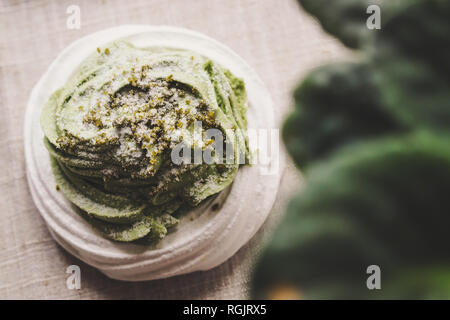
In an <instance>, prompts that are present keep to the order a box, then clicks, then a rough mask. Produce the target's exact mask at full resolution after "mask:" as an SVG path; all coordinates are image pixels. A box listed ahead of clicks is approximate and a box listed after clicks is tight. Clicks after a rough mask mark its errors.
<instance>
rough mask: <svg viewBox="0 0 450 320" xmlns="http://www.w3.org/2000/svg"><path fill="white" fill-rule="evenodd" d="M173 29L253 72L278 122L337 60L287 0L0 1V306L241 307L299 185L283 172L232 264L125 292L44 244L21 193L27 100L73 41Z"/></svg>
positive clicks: (337, 53)
mask: <svg viewBox="0 0 450 320" xmlns="http://www.w3.org/2000/svg"><path fill="white" fill-rule="evenodd" d="M71 4H76V5H79V6H80V8H81V29H79V30H69V29H67V28H66V20H67V17H68V14H66V9H67V7H68V6H69V5H71ZM133 23H134V24H136V23H138V24H153V25H161V24H164V25H175V26H182V27H186V28H190V29H194V30H197V31H200V32H203V33H205V34H207V35H209V36H211V37H213V38H216V39H217V40H219V41H221V42H223V43H225V44H226V45H228V46H230V47H231V48H232V49H234V50H235V51H236V52H237V53H238V54H239V55H241V56H242V57H243V58H244V59H245V60H247V62H248V63H249V64H250V65H251V66H252V67H253V68H254V69H255V70H256V71H257V72H258V73H259V75H260V76H261V78H262V79H263V81H264V82H265V83H266V85H267V87H268V89H269V90H270V93H271V95H272V97H273V99H274V101H275V108H276V109H277V110H276V113H277V115H278V116H279V118H280V120H281V119H282V118H283V116H284V115H286V113H287V112H288V110H289V108H290V105H291V95H292V90H293V88H294V87H295V84H296V83H297V82H298V80H299V79H301V77H302V75H304V74H305V73H306V72H308V71H309V70H311V68H313V67H315V66H317V65H319V64H322V63H324V62H331V61H332V60H336V59H339V58H340V57H342V56H343V55H344V54H345V50H344V49H343V48H342V47H340V46H339V45H338V44H337V43H336V41H335V40H333V39H331V38H329V37H328V36H326V35H325V34H323V32H322V31H321V29H320V27H319V26H318V25H317V23H316V22H315V21H314V20H313V19H311V18H310V17H309V16H307V15H306V14H305V13H304V12H302V11H301V10H300V8H299V7H298V5H297V4H296V2H295V1H293V0H140V1H134V0H126V1H124V0H117V1H107V0H104V1H100V0H97V1H92V0H86V1H77V0H69V1H57V0H55V1H46V0H33V1H31V0H30V1H25V0H17V1H15V0H0V168H1V175H0V298H2V299H17V298H19V299H136V298H142V299H245V298H248V275H249V271H250V270H251V265H252V262H253V261H254V257H255V255H256V253H257V251H258V248H259V247H260V245H261V243H262V242H263V241H264V240H266V239H267V238H268V235H269V234H270V230H272V229H273V226H274V225H275V224H276V222H277V220H278V218H279V217H280V216H281V214H282V212H283V208H284V206H285V203H286V199H287V198H289V196H290V195H291V194H292V192H294V191H295V190H296V189H298V186H299V185H300V182H301V178H300V177H299V175H298V174H297V173H296V170H295V169H294V168H293V167H292V165H291V164H288V166H287V168H286V170H285V172H284V175H283V179H282V187H281V190H280V192H279V195H278V199H277V202H276V204H275V206H274V208H273V210H272V213H271V216H270V217H269V219H268V221H267V222H266V224H265V225H264V227H263V228H262V230H260V232H258V234H257V235H256V236H255V237H254V238H253V239H252V240H251V241H250V242H249V243H248V244H247V245H246V246H245V247H244V248H242V249H241V250H240V251H239V252H238V253H237V254H236V255H235V256H234V257H232V258H231V259H229V260H228V261H227V262H225V263H224V264H222V265H221V266H219V267H217V268H215V269H213V270H210V271H207V272H196V273H193V274H188V275H183V276H178V277H174V278H170V279H164V280H157V281H148V282H141V283H126V282H120V281H115V280H111V279H108V278H107V277H106V276H104V275H103V274H101V273H100V272H99V271H97V270H95V269H94V268H92V267H90V266H88V265H86V264H84V263H82V262H81V261H79V260H77V259H75V258H74V257H72V256H71V255H69V254H67V253H66V252H65V251H64V250H63V249H61V248H60V247H59V246H58V245H57V244H56V243H55V241H53V240H52V238H51V237H50V234H49V232H48V231H47V229H46V227H45V224H44V222H43V220H42V218H41V217H40V216H39V213H38V211H37V209H36V208H35V207H34V205H33V201H32V199H31V196H30V193H29V191H28V186H27V181H26V176H25V162H24V154H23V134H22V132H23V118H24V110H25V106H26V102H27V99H28V96H29V94H30V91H31V89H32V87H33V85H34V84H35V83H36V81H37V80H38V79H39V77H40V75H41V74H42V73H43V72H44V71H45V70H46V68H47V67H48V66H49V64H50V63H51V61H52V60H53V59H54V58H55V57H56V55H57V54H58V53H59V52H60V51H61V50H62V49H63V48H64V47H66V46H67V45H69V44H70V43H71V42H72V41H74V40H76V39H78V38H80V37H82V36H84V35H87V34H89V33H91V32H94V31H97V30H101V29H104V28H108V27H112V26H117V25H120V24H133ZM71 264H76V265H79V266H80V267H81V290H68V289H67V288H66V279H67V277H68V275H67V274H66V273H65V271H66V268H67V266H69V265H71Z"/></svg>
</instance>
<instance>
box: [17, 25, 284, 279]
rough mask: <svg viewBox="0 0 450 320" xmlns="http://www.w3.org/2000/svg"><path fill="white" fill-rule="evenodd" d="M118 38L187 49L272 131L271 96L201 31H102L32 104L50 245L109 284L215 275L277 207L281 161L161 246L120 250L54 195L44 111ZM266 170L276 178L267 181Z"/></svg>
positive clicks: (241, 179)
mask: <svg viewBox="0 0 450 320" xmlns="http://www.w3.org/2000/svg"><path fill="white" fill-rule="evenodd" d="M118 39H125V40H127V41H129V42H131V43H133V44H134V45H136V46H138V47H151V46H163V47H174V48H184V49H188V50H192V51H196V52H198V53H200V54H202V55H204V56H207V57H209V58H211V59H213V60H215V61H216V62H218V63H219V64H221V65H223V66H224V67H226V68H228V69H230V70H231V71H232V72H233V73H234V74H235V75H236V76H238V77H241V78H243V79H244V81H245V84H246V88H247V93H248V99H249V108H248V126H249V128H253V129H271V128H275V123H274V111H273V104H272V100H271V98H270V96H269V94H268V90H267V89H266V88H265V87H264V84H263V83H262V81H261V80H260V79H259V77H258V76H257V74H256V73H255V72H254V71H253V70H252V69H251V68H250V67H249V66H248V65H247V63H245V61H244V60H243V59H242V58H240V57H239V56H238V55H237V54H236V53H234V52H233V51H232V50H231V49H229V48H228V47H226V46H224V45H222V44H220V43H219V42H217V41H215V40H213V39H211V38H209V37H207V36H205V35H202V34H200V33H197V32H193V31H190V30H185V29H180V28H174V27H166V26H157V27H155V26H143V25H127V26H120V27H116V28H111V29H107V30H104V31H100V32H97V33H94V34H91V35H88V36H86V37H84V38H81V39H80V40H78V41H76V42H74V43H72V44H71V45H70V46H69V47H67V48H66V49H65V50H64V51H63V52H61V54H59V56H58V57H57V58H56V60H55V61H54V62H53V63H52V64H51V66H50V67H49V68H48V70H47V72H46V73H45V74H44V75H43V76H42V78H41V79H40V80H39V82H38V83H37V84H36V86H35V87H34V89H33V91H32V93H31V96H30V98H29V101H28V106H27V110H26V115H25V157H26V164H27V178H28V183H29V186H30V190H31V194H32V196H33V200H34V202H35V204H36V206H37V208H38V209H39V212H40V213H41V215H42V217H43V218H44V220H45V222H46V223H47V225H48V227H49V229H50V232H51V234H52V236H53V238H54V239H55V240H56V241H57V242H58V243H59V244H60V245H61V246H62V247H64V248H65V249H66V250H67V251H68V252H70V253H71V254H73V255H74V256H76V257H77V258H79V259H81V260H83V261H84V262H86V263H88V264H90V265H92V266H94V267H96V268H98V269H99V270H101V271H102V272H103V273H105V274H106V275H107V276H109V277H111V278H114V279H119V280H128V281H141V280H151V279H158V278H165V277H171V276H174V275H179V274H184V273H189V272H193V271H198V270H207V269H210V268H213V267H215V266H217V265H219V264H221V263H223V262H224V261H225V260H227V259H228V258H230V257H231V256H232V255H233V254H234V253H235V252H236V251H237V250H239V248H241V247H242V246H243V245H244V244H245V243H246V242H247V241H248V240H250V238H251V237H252V236H253V235H254V234H255V233H256V231H257V230H258V229H259V228H260V227H261V225H262V224H263V222H264V220H265V219H266V217H267V215H268V214H269V212H270V210H271V208H272V205H273V203H274V201H275V197H276V194H277V190H278V186H279V182H280V174H281V171H282V168H281V167H282V163H283V159H277V160H276V161H274V160H273V159H272V160H270V161H269V162H267V163H266V164H264V165H263V164H256V165H253V166H244V167H242V168H241V169H239V172H238V174H237V176H236V179H235V181H234V183H233V185H232V186H231V187H230V188H228V189H227V190H225V191H223V192H222V193H221V194H220V195H219V196H218V197H216V198H215V199H212V200H210V201H208V202H207V203H205V204H204V205H202V206H201V207H200V208H197V209H196V210H193V211H192V212H190V213H188V214H187V215H186V216H183V218H182V219H181V221H180V224H179V226H178V227H177V229H176V231H174V232H172V233H170V234H169V235H168V236H166V237H165V238H164V239H163V240H162V241H161V242H160V243H159V244H157V245H156V246H141V245H134V244H126V243H116V242H113V241H110V240H107V239H105V238H103V237H102V236H101V235H100V234H99V233H98V232H97V231H96V230H94V229H93V228H92V227H91V226H90V225H89V224H88V223H87V222H86V221H85V220H84V219H83V218H81V217H80V216H79V215H78V214H77V213H76V210H75V209H74V207H73V206H72V205H71V204H70V202H69V201H67V200H66V199H65V197H64V196H63V195H62V194H61V193H60V192H58V191H57V190H56V188H55V182H54V179H53V174H52V171H51V167H50V161H49V156H48V153H47V150H46V149H45V147H44V144H43V133H42V130H41V128H40V114H41V110H42V107H43V106H44V104H45V102H46V101H47V99H48V97H49V96H50V94H51V93H52V92H53V91H55V90H57V89H58V88H59V87H61V86H62V85H64V83H65V82H66V81H67V79H68V78H69V76H70V74H71V73H72V72H73V71H74V70H75V69H76V67H77V66H78V65H79V64H80V63H81V62H82V61H83V60H84V59H85V58H86V57H87V56H88V55H89V54H90V53H92V52H94V51H95V50H96V48H97V47H100V46H103V45H105V44H106V43H108V42H111V41H114V40H118ZM279 157H280V158H281V157H282V156H281V154H280V155H279ZM274 166H276V168H274ZM264 168H265V169H266V170H269V171H272V174H264V172H263V170H262V169H264ZM216 203H217V204H219V206H217V205H215V204H216ZM213 207H214V208H215V209H216V208H217V207H218V209H216V210H213Z"/></svg>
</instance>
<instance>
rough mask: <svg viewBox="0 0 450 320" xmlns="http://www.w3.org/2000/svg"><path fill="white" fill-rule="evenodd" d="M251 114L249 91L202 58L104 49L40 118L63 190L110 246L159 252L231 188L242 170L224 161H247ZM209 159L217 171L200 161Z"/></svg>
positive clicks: (123, 46) (121, 45)
mask: <svg viewBox="0 0 450 320" xmlns="http://www.w3.org/2000/svg"><path fill="white" fill-rule="evenodd" d="M246 104H247V97H246V91H245V86H244V83H243V81H242V80H241V79H238V78H236V77H235V76H234V75H233V74H232V73H231V72H230V71H228V70H226V69H224V68H223V67H221V66H220V65H218V64H217V63H215V62H214V61H211V60H210V59H208V58H206V57H204V56H201V55H199V54H197V53H195V52H190V51H186V50H180V49H169V48H153V47H152V48H136V47H134V46H133V45H132V44H129V43H127V42H123V41H118V42H114V43H111V44H109V45H108V46H106V47H102V48H98V49H97V50H96V51H95V52H94V53H93V54H91V55H90V56H89V57H88V58H86V59H85V60H84V61H83V62H82V63H81V65H80V66H79V67H78V68H77V70H76V71H75V72H74V73H73V74H72V76H71V77H70V78H69V80H68V81H67V83H66V84H65V85H64V86H63V87H62V88H60V89H59V90H57V91H56V92H54V93H53V94H52V95H51V97H50V98H49V100H48V102H47V104H46V105H45V107H44V109H43V112H42V115H41V126H42V129H43V131H44V134H45V138H44V144H45V146H46V147H47V149H48V151H49V154H50V158H51V164H52V169H53V174H54V177H55V180H56V189H57V190H59V191H60V192H62V193H63V194H64V195H65V197H66V198H67V199H68V200H69V201H70V202H71V203H73V204H74V205H75V206H76V207H77V208H78V209H79V210H77V212H79V213H80V215H82V216H83V217H84V218H85V219H86V220H87V221H88V222H89V223H90V224H91V225H92V226H93V227H94V228H95V229H97V230H98V231H100V232H101V233H102V234H103V235H104V237H106V238H109V239H112V240H115V241H120V242H136V243H144V244H146V243H155V242H158V241H159V240H161V239H162V238H164V237H165V235H166V234H167V232H168V230H170V229H171V228H172V227H174V226H175V225H176V224H177V223H178V218H179V216H180V215H181V213H182V212H185V211H187V210H189V208H193V207H196V206H198V205H199V204H200V203H201V202H202V201H203V200H205V199H206V198H208V197H210V196H213V195H215V194H217V193H219V192H220V191H222V190H224V189H225V188H226V187H227V186H229V185H230V184H231V183H232V182H233V180H234V178H235V176H236V174H237V171H238V169H239V167H240V165H241V164H242V161H225V160H226V159H229V158H228V157H229V156H230V154H233V156H234V157H232V159H238V158H242V157H244V158H245V159H247V156H248V142H247V133H246V132H247V121H246ZM198 128H200V129H198ZM209 129H215V130H216V132H217V130H219V131H218V132H220V133H222V134H223V136H224V138H223V140H222V141H220V140H216V138H215V137H214V136H208V135H207V134H206V133H207V132H208V130H209ZM198 130H200V131H198ZM229 132H233V134H231V133H229ZM196 133H199V134H197V135H196ZM196 137H197V138H196ZM219 141H220V144H222V149H223V150H225V151H224V152H221V153H218V152H216V151H217V150H218V149H217V148H218V142H219ZM180 145H181V146H183V149H180V150H181V151H180V152H179V153H178V152H175V154H177V153H178V154H179V155H181V156H182V159H183V161H182V162H181V163H180V162H179V161H174V160H173V154H174V150H176V148H178V147H179V146H180ZM208 150H209V151H210V153H209V154H210V155H212V161H209V162H208V163H207V162H205V161H203V160H202V161H198V158H197V160H195V157H194V156H195V154H198V151H201V154H205V151H208ZM187 151H189V152H187ZM191 151H192V152H191ZM196 152H197V153H196ZM188 160H192V161H188ZM244 162H245V161H244Z"/></svg>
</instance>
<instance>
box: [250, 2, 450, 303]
mask: <svg viewBox="0 0 450 320" xmlns="http://www.w3.org/2000/svg"><path fill="white" fill-rule="evenodd" d="M299 2H300V4H301V5H302V6H303V8H304V9H305V10H307V11H308V12H310V13H311V14H312V15H314V16H316V17H317V18H318V19H319V22H320V23H321V24H322V26H323V28H324V29H325V30H326V31H328V32H329V33H331V34H332V35H334V36H336V37H337V38H338V39H339V40H341V41H342V42H343V43H344V44H346V45H347V46H349V47H351V48H353V49H357V50H359V51H360V52H361V55H362V58H361V59H360V61H359V62H354V63H341V64H335V65H329V66H324V67H321V68H319V69H317V70H315V71H313V72H312V73H310V74H309V75H308V76H307V77H306V79H305V80H304V81H303V82H302V83H301V84H300V86H299V87H298V88H297V90H296V91H295V109H294V111H293V112H292V114H291V115H290V116H289V117H288V119H287V120H286V122H285V125H284V128H283V139H284V142H285V144H286V147H287V150H288V151H289V153H290V154H291V156H292V158H293V160H294V161H295V163H296V164H297V165H298V167H299V168H301V169H302V170H303V172H304V174H305V178H306V181H307V187H306V189H305V190H304V191H303V192H302V193H301V194H299V195H298V196H297V197H296V198H294V199H293V200H292V201H291V203H290V205H289V207H288V211H287V214H286V216H285V218H284V220H283V221H282V222H281V224H280V226H279V227H278V229H277V230H276V232H275V234H274V236H273V240H272V241H271V242H270V243H269V245H268V246H267V248H266V249H265V250H264V251H263V253H262V255H261V257H260V259H259V262H258V264H257V265H256V267H255V271H254V274H253V280H252V295H253V297H255V298H265V297H270V296H271V292H270V291H271V290H272V288H274V287H276V286H277V285H279V284H288V285H290V286H293V287H296V288H297V289H298V291H299V292H302V294H303V295H304V297H306V298H319V299H323V298H325V299H328V298H338V299H347V298H348V299H368V298H371V299H379V298H387V299H396V298H403V299H426V298H448V299H450V232H448V230H449V227H450V197H449V196H448V193H449V192H450V143H449V142H450V131H449V130H450V19H449V17H450V1H446V0H445V1H444V0H385V1H368V0H367V1H366V0H339V1H336V0H299ZM370 4H378V5H379V6H380V8H381V13H382V28H381V30H369V29H368V28H367V26H366V20H367V18H368V14H367V13H366V9H367V7H368V6H369V5H370ZM372 264H375V265H379V266H380V268H381V275H382V276H381V278H382V289H381V290H368V289H367V286H366V279H367V278H368V276H369V275H368V274H366V268H367V267H368V266H369V265H372Z"/></svg>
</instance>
